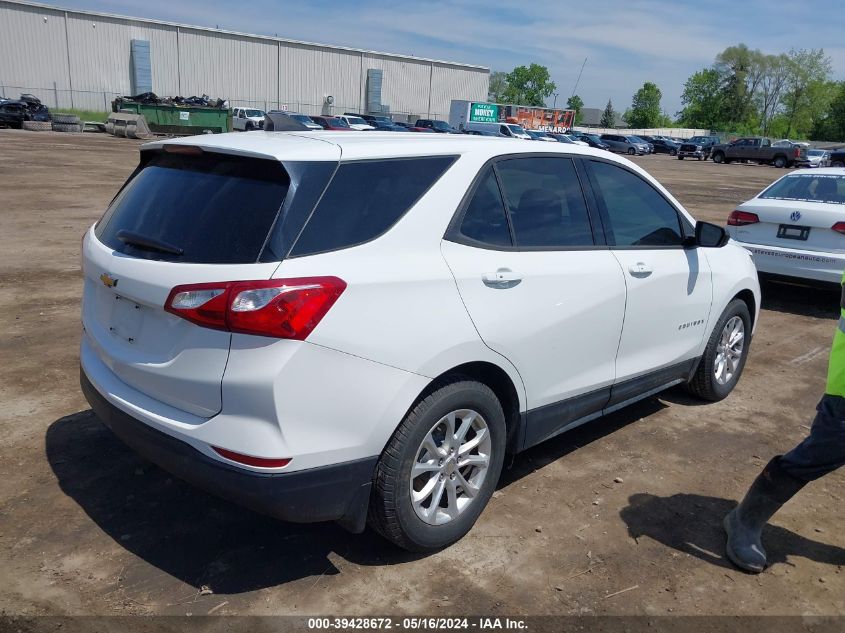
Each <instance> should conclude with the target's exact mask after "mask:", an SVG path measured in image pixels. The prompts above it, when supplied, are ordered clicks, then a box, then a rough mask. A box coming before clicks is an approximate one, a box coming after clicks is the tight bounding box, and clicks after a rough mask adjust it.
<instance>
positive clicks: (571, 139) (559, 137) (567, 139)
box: [549, 133, 590, 147]
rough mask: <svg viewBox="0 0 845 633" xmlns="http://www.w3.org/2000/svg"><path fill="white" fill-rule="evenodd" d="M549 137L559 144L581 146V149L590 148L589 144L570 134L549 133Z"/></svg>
mask: <svg viewBox="0 0 845 633" xmlns="http://www.w3.org/2000/svg"><path fill="white" fill-rule="evenodd" d="M549 136H550V137H552V138H553V139H555V140H556V141H558V142H560V143H571V144H573V145H582V146H583V147H589V146H590V144H589V143H587V142H586V141H582V140H581V139H580V138H578V137H577V136H573V135H572V134H553V133H550V134H549Z"/></svg>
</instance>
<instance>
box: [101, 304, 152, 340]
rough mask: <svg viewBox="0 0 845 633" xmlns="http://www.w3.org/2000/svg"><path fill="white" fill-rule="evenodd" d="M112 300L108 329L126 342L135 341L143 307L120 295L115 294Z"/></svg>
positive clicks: (139, 327)
mask: <svg viewBox="0 0 845 633" xmlns="http://www.w3.org/2000/svg"><path fill="white" fill-rule="evenodd" d="M113 301H114V303H113V304H112V313H111V325H110V326H109V331H110V332H111V333H112V334H113V335H115V336H118V337H120V338H122V339H123V340H125V341H126V342H127V343H135V342H137V339H138V332H139V331H140V330H141V322H142V320H143V318H144V316H143V311H144V309H143V308H142V307H141V306H140V305H138V304H137V303H135V302H134V301H132V300H131V299H126V298H125V297H121V296H120V295H115V296H114V299H113Z"/></svg>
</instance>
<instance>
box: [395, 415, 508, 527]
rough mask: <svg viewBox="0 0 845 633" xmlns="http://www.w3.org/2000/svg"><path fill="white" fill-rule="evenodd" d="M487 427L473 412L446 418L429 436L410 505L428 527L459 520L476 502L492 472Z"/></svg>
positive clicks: (420, 451)
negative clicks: (486, 478)
mask: <svg viewBox="0 0 845 633" xmlns="http://www.w3.org/2000/svg"><path fill="white" fill-rule="evenodd" d="M491 448H492V441H491V438H490V429H489V428H488V427H487V422H486V421H485V420H484V418H483V417H482V416H481V414H480V413H478V412H477V411H474V410H472V409H458V410H456V411H452V412H450V413H448V414H446V415H444V416H443V417H442V418H440V420H438V421H437V423H436V424H435V425H434V426H432V427H431V429H430V430H429V431H428V433H426V435H425V437H424V438H423V440H422V442H421V443H420V445H419V447H418V448H417V452H416V456H415V458H414V463H413V466H412V467H411V479H410V495H411V505H412V506H413V508H414V512H415V513H416V515H417V516H418V517H419V518H420V519H421V520H422V521H424V522H425V523H428V524H429V525H442V524H444V523H448V522H449V521H452V520H453V519H456V518H458V516H460V515H461V514H462V513H463V512H465V511H466V509H467V508H468V507H469V506H470V505H471V504H472V503H473V502H474V501H475V499H476V497H477V496H478V494H479V492H480V490H481V486H482V484H483V483H484V479H485V477H486V476H487V471H488V469H489V466H490V451H491Z"/></svg>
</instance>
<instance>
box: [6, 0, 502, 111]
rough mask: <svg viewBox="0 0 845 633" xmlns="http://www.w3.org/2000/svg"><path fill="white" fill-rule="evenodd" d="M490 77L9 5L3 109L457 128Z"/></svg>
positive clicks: (466, 69)
mask: <svg viewBox="0 0 845 633" xmlns="http://www.w3.org/2000/svg"><path fill="white" fill-rule="evenodd" d="M489 77H490V71H489V69H488V68H484V67H481V66H472V65H468V64H461V63H457V62H446V61H438V60H432V59H422V58H419V57H411V56H407V55H395V54H391V53H378V52H373V51H367V50H360V49H354V48H346V47H340V46H330V45H324V44H314V43H310V42H299V41H295V40H290V39H285V38H279V37H266V36H260V35H249V34H245V33H235V32H230V31H224V30H218V29H210V28H204V27H197V26H187V25H183V24H174V23H170V22H161V21H156V20H147V19H141V18H130V17H124V16H117V15H109V14H104V13H94V12H89V11H77V10H71V9H60V8H56V7H51V6H48V5H44V4H37V3H32V2H20V1H18V0H0V97H3V96H5V97H7V98H17V97H18V95H19V94H20V93H22V92H26V93H32V94H34V95H36V96H37V97H39V98H40V99H41V100H42V102H43V103H45V105H47V106H48V107H51V108H59V109H61V108H76V109H87V110H100V111H103V110H109V109H111V106H110V104H111V101H112V99H114V98H115V97H116V96H120V95H129V94H138V93H140V92H145V91H146V90H151V91H152V92H155V93H156V94H157V95H159V96H177V95H178V96H185V97H189V96H194V95H196V96H199V95H202V94H207V95H210V96H212V97H220V98H224V99H228V101H229V103H230V104H231V105H232V106H247V107H255V108H260V109H263V110H271V109H287V110H290V111H300V112H304V113H306V114H340V113H343V112H347V111H352V112H372V113H377V112H389V113H392V114H394V117H395V118H397V119H400V118H405V117H407V118H410V119H413V118H415V117H417V116H420V117H423V118H443V119H446V118H448V114H449V105H450V102H451V100H452V99H468V100H483V99H485V98H486V97H487V88H488V83H489Z"/></svg>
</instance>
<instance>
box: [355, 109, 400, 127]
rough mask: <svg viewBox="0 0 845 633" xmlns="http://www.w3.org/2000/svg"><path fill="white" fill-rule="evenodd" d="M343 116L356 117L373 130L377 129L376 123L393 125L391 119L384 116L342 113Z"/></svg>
mask: <svg viewBox="0 0 845 633" xmlns="http://www.w3.org/2000/svg"><path fill="white" fill-rule="evenodd" d="M343 115H344V116H354V117H358V118H359V119H364V121H366V122H367V123H368V124H370V125H372V126H373V127H374V128H378V126H377V125H376V122H381V123H388V124H393V119H391V118H390V117H389V116H386V115H384V114H356V113H355V112H344V113H343Z"/></svg>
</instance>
